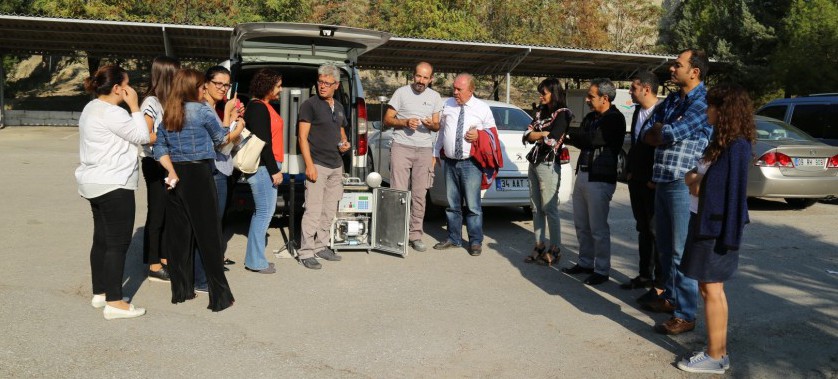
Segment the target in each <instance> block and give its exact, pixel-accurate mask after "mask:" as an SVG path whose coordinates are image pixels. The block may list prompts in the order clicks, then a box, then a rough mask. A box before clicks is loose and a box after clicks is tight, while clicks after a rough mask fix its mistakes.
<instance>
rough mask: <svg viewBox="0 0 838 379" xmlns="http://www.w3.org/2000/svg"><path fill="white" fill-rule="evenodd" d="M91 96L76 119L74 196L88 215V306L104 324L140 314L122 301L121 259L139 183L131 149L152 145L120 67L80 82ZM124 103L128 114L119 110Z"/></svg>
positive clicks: (127, 242)
mask: <svg viewBox="0 0 838 379" xmlns="http://www.w3.org/2000/svg"><path fill="white" fill-rule="evenodd" d="M84 87H85V89H86V90H87V91H88V92H90V93H91V94H93V95H94V96H96V98H95V99H93V100H91V101H90V102H89V103H87V105H86V106H85V107H84V111H82V114H81V117H80V118H79V159H80V161H81V163H80V164H79V167H78V168H77V169H76V181H77V182H78V185H79V194H80V195H81V196H82V197H84V198H85V199H87V200H88V201H89V202H90V209H91V210H92V212H93V246H92V248H91V249H90V269H91V279H92V282H93V299H92V300H91V305H93V307H95V308H104V311H103V313H104V316H105V319H107V320H111V319H117V318H132V317H138V316H142V315H144V314H145V309H143V308H139V307H135V306H134V305H133V304H129V303H128V302H126V301H125V300H123V298H122V274H123V270H124V267H125V255H126V253H127V252H128V246H129V245H130V244H131V236H132V233H133V229H134V212H135V208H136V205H135V202H134V190H136V189H137V184H138V181H139V169H138V168H139V163H138V159H137V145H139V144H146V143H149V142H153V141H152V138H154V135H152V134H150V133H149V131H148V128H147V127H146V124H145V120H144V119H143V114H142V113H141V112H140V107H139V105H138V101H137V92H136V91H134V89H133V88H131V87H130V86H129V85H128V74H127V73H126V72H125V70H123V69H122V68H121V67H119V66H116V65H108V66H103V67H101V68H100V69H99V70H98V71H96V73H95V74H94V75H93V76H91V77H89V78H87V79H86V80H85V81H84ZM123 102H125V103H126V105H128V108H130V109H131V114H128V112H126V111H125V110H124V109H123V108H121V107H120V106H119V104H121V103H123Z"/></svg>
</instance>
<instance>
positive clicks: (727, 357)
mask: <svg viewBox="0 0 838 379" xmlns="http://www.w3.org/2000/svg"><path fill="white" fill-rule="evenodd" d="M704 351H707V346H705V347H704V349H703V350H699V351H693V352H692V355H696V354H698V353H701V352H704ZM689 360H690V357H688V356H685V357H684V358H683V359H681V361H689ZM722 367H724V368H725V370H727V369H729V368H730V354H725V355H722Z"/></svg>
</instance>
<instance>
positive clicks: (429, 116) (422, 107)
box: [384, 62, 442, 251]
mask: <svg viewBox="0 0 838 379" xmlns="http://www.w3.org/2000/svg"><path fill="white" fill-rule="evenodd" d="M432 81H433V67H432V66H431V65H430V64H429V63H427V62H419V64H417V65H416V69H415V70H414V73H413V84H410V85H406V86H404V87H401V88H399V89H397V90H396V92H395V93H393V97H392V98H391V99H390V102H389V103H388V104H387V105H388V108H387V113H386V114H385V115H384V125H386V126H389V127H391V128H394V129H395V130H393V145H392V146H391V147H390V176H391V177H390V181H391V183H390V184H391V186H392V188H395V189H398V190H407V189H408V187H409V189H410V191H411V201H410V236H409V240H410V246H411V247H413V249H414V250H416V251H425V249H426V248H425V243H424V242H422V235H423V229H422V223H423V221H424V218H425V194H426V193H427V191H428V188H431V185H432V184H433V176H434V164H433V163H434V156H433V144H434V139H433V136H432V135H431V132H432V131H437V130H439V112H440V111H441V110H442V98H441V97H440V96H439V93H438V92H436V91H434V90H432V89H430V88H428V85H430V83H431V82H432Z"/></svg>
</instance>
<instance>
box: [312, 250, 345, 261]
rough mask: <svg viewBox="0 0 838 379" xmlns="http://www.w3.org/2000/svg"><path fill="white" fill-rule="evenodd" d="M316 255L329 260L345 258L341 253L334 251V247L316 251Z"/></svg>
mask: <svg viewBox="0 0 838 379" xmlns="http://www.w3.org/2000/svg"><path fill="white" fill-rule="evenodd" d="M314 256H315V257H317V258H320V259H325V260H327V261H331V262H337V261H340V260H341V259H343V257H341V256H340V255H337V253H335V252H334V251H332V249H330V248H328V247H327V248H325V249H323V250H320V251H318V252H316V253H314Z"/></svg>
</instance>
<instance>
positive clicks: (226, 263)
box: [224, 258, 236, 266]
mask: <svg viewBox="0 0 838 379" xmlns="http://www.w3.org/2000/svg"><path fill="white" fill-rule="evenodd" d="M234 264H236V261H233V260H230V259H227V258H224V265H225V266H229V265H234Z"/></svg>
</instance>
